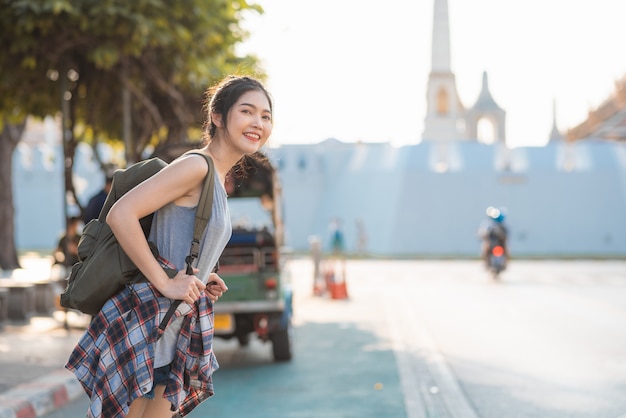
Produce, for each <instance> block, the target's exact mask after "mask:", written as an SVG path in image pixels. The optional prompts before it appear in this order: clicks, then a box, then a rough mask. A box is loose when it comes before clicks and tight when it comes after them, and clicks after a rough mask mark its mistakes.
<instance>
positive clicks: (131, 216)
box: [106, 155, 208, 303]
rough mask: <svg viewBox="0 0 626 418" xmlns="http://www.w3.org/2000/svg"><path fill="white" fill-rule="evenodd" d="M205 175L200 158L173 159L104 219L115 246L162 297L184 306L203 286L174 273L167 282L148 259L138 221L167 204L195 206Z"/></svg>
mask: <svg viewBox="0 0 626 418" xmlns="http://www.w3.org/2000/svg"><path fill="white" fill-rule="evenodd" d="M207 171H208V168H207V164H206V162H205V161H204V158H202V157H201V156H193V155H190V156H184V157H182V158H180V159H177V160H175V161H174V162H172V163H171V164H170V165H168V166H167V167H165V168H164V169H163V170H161V171H160V172H158V173H157V174H155V175H154V176H152V177H151V178H149V179H148V180H146V181H145V182H143V183H141V184H140V185H138V186H136V187H135V188H133V189H132V190H130V191H129V192H128V193H126V194H125V195H124V196H122V197H121V198H120V199H119V200H118V201H117V202H115V204H114V205H113V207H112V208H111V210H110V211H109V214H108V215H107V219H106V221H107V224H109V226H110V227H111V230H112V231H113V233H114V234H115V237H116V238H117V240H118V242H119V244H120V245H121V246H122V248H123V249H124V251H125V252H126V254H127V255H128V256H129V257H130V259H131V260H132V261H133V262H134V263H135V265H136V266H137V267H138V268H139V270H141V272H142V273H143V274H144V275H145V276H146V278H147V279H148V280H149V281H150V282H151V283H152V284H153V285H154V286H155V287H156V288H157V289H158V290H159V291H160V292H161V293H162V294H163V295H164V296H166V297H169V298H171V299H181V300H183V301H185V302H187V303H193V302H195V301H196V300H197V299H198V297H199V296H200V292H202V291H203V290H204V288H205V285H204V284H203V283H202V281H201V280H200V279H198V278H197V277H196V276H195V275H187V274H185V272H184V270H183V271H180V272H178V274H177V275H176V277H175V278H174V280H171V279H169V277H168V276H167V274H165V272H164V271H163V269H162V268H161V266H160V265H159V263H158V262H157V261H156V259H155V258H154V256H153V255H152V252H151V251H150V248H149V246H148V241H147V240H146V237H145V235H144V233H143V231H142V229H141V225H140V224H139V219H141V218H143V217H145V216H147V215H149V214H151V213H153V212H155V211H156V210H157V209H159V208H161V207H163V206H165V205H166V204H168V203H171V202H174V203H176V204H178V205H181V206H195V205H197V203H198V200H199V198H200V193H201V191H202V185H203V181H204V178H205V177H206V173H207ZM181 245H188V243H181ZM196 272H197V270H196ZM194 273H195V272H194Z"/></svg>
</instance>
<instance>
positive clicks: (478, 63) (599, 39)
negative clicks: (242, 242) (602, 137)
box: [240, 0, 626, 147]
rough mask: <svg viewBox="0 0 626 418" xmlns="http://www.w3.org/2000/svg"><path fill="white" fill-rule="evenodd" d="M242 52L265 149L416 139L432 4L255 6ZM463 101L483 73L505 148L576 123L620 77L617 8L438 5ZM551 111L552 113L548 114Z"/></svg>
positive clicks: (280, 2) (562, 3) (621, 35)
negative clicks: (263, 123)
mask: <svg viewBox="0 0 626 418" xmlns="http://www.w3.org/2000/svg"><path fill="white" fill-rule="evenodd" d="M254 3H256V4H259V5H261V6H262V7H263V9H264V10H265V13H264V14H263V15H261V16H258V15H246V16H245V20H244V22H243V25H242V26H243V27H244V28H245V29H246V30H248V31H249V32H250V37H249V39H248V40H247V41H246V42H245V44H244V45H242V46H241V49H240V51H241V52H245V53H253V54H255V55H256V56H257V57H259V58H260V59H261V63H262V66H263V68H264V69H265V71H266V72H267V74H268V80H267V82H266V85H267V87H268V89H269V90H270V92H271V94H272V96H273V98H274V131H273V133H272V137H271V138H270V146H279V145H281V144H304V143H318V142H321V141H324V140H326V139H328V138H336V139H338V140H340V141H344V142H357V141H362V142H390V143H391V144H393V145H395V146H403V145H412V144H417V143H419V142H420V141H421V137H422V132H423V128H424V117H425V115H426V87H427V82H428V75H429V72H430V68H431V62H430V56H431V42H432V20H433V4H434V0H385V1H384V2H380V1H375V0H315V1H304V0H256V1H254ZM448 14H449V20H450V43H451V46H450V47H451V65H452V71H453V73H454V74H455V77H456V87H457V91H458V93H459V97H460V99H461V102H462V103H463V105H464V106H465V107H466V108H468V107H471V106H472V105H473V104H474V102H475V101H476V99H477V98H478V94H479V92H480V89H481V83H482V73H483V71H486V72H487V74H488V77H489V89H490V91H491V94H492V96H493V98H494V99H495V101H496V102H497V103H498V104H499V105H500V107H502V108H504V109H505V110H506V125H507V126H506V136H507V143H508V144H509V146H511V147H517V146H541V145H544V144H545V143H546V142H547V140H548V137H549V134H550V131H551V128H552V123H553V114H555V117H556V124H557V127H558V128H559V130H560V131H561V132H565V131H566V130H567V129H569V128H572V127H574V126H576V125H577V124H579V123H581V122H582V121H584V120H585V118H586V117H587V114H588V111H589V110H590V109H593V108H596V107H597V106H599V105H600V104H601V103H602V101H604V100H605V99H606V98H608V97H609V95H610V94H611V93H612V92H613V91H614V86H615V82H616V81H617V80H619V79H621V78H622V77H624V76H625V75H626V54H625V53H624V48H625V44H624V40H625V39H626V24H624V16H626V2H624V1H620V0H576V1H571V0H525V1H515V2H514V1H502V0H448ZM553 105H555V107H556V112H555V113H554V112H553Z"/></svg>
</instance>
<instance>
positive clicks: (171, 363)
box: [66, 76, 272, 418]
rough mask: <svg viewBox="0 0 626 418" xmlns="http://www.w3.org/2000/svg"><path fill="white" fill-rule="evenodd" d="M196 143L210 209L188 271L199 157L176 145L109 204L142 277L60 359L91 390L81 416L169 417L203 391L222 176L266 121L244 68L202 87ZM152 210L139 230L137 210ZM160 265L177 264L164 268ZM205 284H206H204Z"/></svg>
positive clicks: (266, 127)
mask: <svg viewBox="0 0 626 418" xmlns="http://www.w3.org/2000/svg"><path fill="white" fill-rule="evenodd" d="M207 99H208V100H209V102H208V106H207V110H208V114H207V117H208V121H207V124H206V129H205V139H206V140H205V143H204V145H203V147H202V148H201V149H200V150H199V151H200V152H201V153H203V154H205V155H207V156H209V157H210V158H212V160H213V161H214V163H215V180H216V181H215V185H216V187H215V192H214V200H213V211H212V215H211V218H210V220H209V224H208V227H207V229H206V231H205V233H204V235H203V238H202V240H201V245H200V256H199V258H198V260H199V261H198V262H197V263H196V265H195V266H194V267H196V268H194V273H193V274H191V275H188V274H186V272H185V269H184V266H185V258H186V256H187V254H188V251H189V242H190V241H191V238H192V236H193V229H194V218H195V207H196V205H197V204H198V200H199V198H200V193H201V190H202V185H203V181H204V178H205V176H206V173H207V164H206V162H205V160H204V158H203V157H201V156H198V155H192V154H184V155H182V156H181V157H179V158H177V159H176V160H174V161H173V162H172V163H171V164H170V165H168V166H167V167H165V168H164V169H163V170H161V171H160V172H159V173H157V174H155V175H154V176H153V177H151V178H149V179H148V180H146V181H145V182H143V183H141V184H140V185H138V186H137V187H135V188H134V189H132V190H131V191H129V192H128V193H127V194H125V195H124V196H123V197H122V198H120V199H119V200H118V201H117V202H116V203H115V205H114V206H113V207H112V208H111V211H110V212H109V214H108V216H107V219H106V220H107V223H108V224H109V225H110V226H111V229H112V230H113V232H114V233H115V236H116V237H117V239H118V241H119V243H120V245H121V246H122V248H123V249H124V251H126V253H127V254H128V256H129V257H130V258H131V259H132V260H133V262H134V263H135V265H136V266H137V267H138V268H139V269H140V270H141V272H142V273H143V275H144V276H145V277H146V279H147V280H146V281H144V282H140V283H137V284H133V285H129V286H127V287H126V288H125V289H123V290H122V291H121V292H120V293H119V294H118V295H116V296H114V297H112V298H111V299H110V300H109V301H107V302H106V303H105V305H104V306H103V308H102V310H101V312H100V313H99V314H98V315H97V316H96V317H94V319H93V320H92V322H91V324H90V326H89V329H88V330H87V332H86V333H85V334H84V336H83V337H82V339H81V340H80V341H79V343H78V345H77V346H76V348H75V349H74V351H73V353H72V354H71V356H70V359H69V361H68V363H67V365H66V367H67V368H68V369H70V370H71V371H73V372H74V374H75V375H76V376H77V378H78V379H79V380H80V382H81V384H82V385H83V388H84V389H85V391H86V392H87V394H88V395H89V396H90V398H91V405H90V408H89V411H88V416H89V417H92V416H94V417H95V416H97V417H101V416H102V417H106V418H116V417H130V418H137V417H143V418H161V417H168V418H171V417H172V415H175V414H176V413H178V414H180V415H183V416H184V415H186V414H188V413H190V412H191V411H192V410H193V409H194V408H195V407H196V406H198V405H199V404H200V402H202V401H203V400H204V399H207V398H209V397H210V396H212V395H213V382H212V374H213V372H214V371H215V370H217V368H218V364H217V359H216V358H215V354H214V353H213V348H212V343H211V341H212V339H213V332H214V329H213V305H214V304H215V303H216V302H217V300H218V298H219V297H220V296H221V295H222V294H223V292H225V291H226V290H227V289H228V288H227V287H226V284H225V283H224V281H223V280H222V279H221V278H220V277H219V276H218V275H217V274H216V273H213V272H212V271H213V268H214V266H215V265H216V263H217V260H218V258H219V256H220V254H221V253H222V251H223V249H224V247H225V246H226V244H227V242H228V240H229V238H230V236H231V231H232V226H231V222H230V215H229V212H228V204H227V201H226V198H227V195H226V191H225V188H224V181H225V179H226V176H227V174H228V173H229V171H231V169H232V168H233V167H234V166H235V165H237V164H238V162H240V161H241V160H242V159H243V158H244V157H245V156H247V155H251V154H253V153H255V152H257V151H258V150H259V149H260V148H261V147H262V146H263V145H264V144H265V142H266V141H267V139H268V137H269V135H270V133H271V131H272V102H271V99H270V96H269V94H268V93H267V91H266V90H265V88H264V87H263V85H262V84H261V83H260V82H259V81H257V80H255V79H252V78H249V77H235V76H231V77H227V78H225V79H224V80H223V81H222V82H221V83H220V84H218V85H217V86H215V87H213V88H211V89H210V90H209V91H208V92H207ZM152 212H156V213H155V215H154V220H153V222H152V229H151V232H150V236H149V240H150V241H151V242H154V243H156V245H157V247H158V250H159V254H160V256H159V259H158V261H157V259H155V257H154V256H153V254H152V252H151V251H150V248H149V245H148V240H146V238H145V236H144V234H143V232H142V230H141V226H140V224H139V219H140V218H142V217H144V216H146V215H147V214H150V213H152ZM163 266H172V267H174V268H176V269H177V270H178V274H177V275H176V277H174V278H173V279H170V278H168V276H167V275H166V273H165V272H164V270H163V269H162V267H163ZM207 284H208V285H207ZM177 299H178V300H182V301H183V302H184V303H182V304H181V305H180V307H179V310H178V312H177V314H176V315H175V316H174V317H173V319H172V320H171V321H170V323H169V324H168V326H167V328H166V329H165V332H164V333H163V335H162V336H161V337H160V338H158V339H157V338H155V337H154V336H155V335H157V333H156V332H155V331H156V329H155V328H156V326H157V325H158V324H159V322H160V321H161V319H162V318H163V316H164V315H165V313H166V312H167V311H168V309H169V307H170V305H171V302H172V300H177Z"/></svg>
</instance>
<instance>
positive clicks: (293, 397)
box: [47, 259, 626, 418]
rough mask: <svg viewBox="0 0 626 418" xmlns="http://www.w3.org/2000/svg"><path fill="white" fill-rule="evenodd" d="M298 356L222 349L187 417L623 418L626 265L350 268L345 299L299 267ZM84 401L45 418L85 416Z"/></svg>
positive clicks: (411, 263) (224, 345) (372, 264)
mask: <svg viewBox="0 0 626 418" xmlns="http://www.w3.org/2000/svg"><path fill="white" fill-rule="evenodd" d="M289 266H290V268H289V271H290V272H291V275H292V281H293V285H294V288H295V290H296V299H295V318H294V319H295V325H296V333H295V334H296V335H295V349H294V351H295V354H294V358H293V360H292V361H291V362H288V363H280V364H275V363H272V361H271V353H270V351H271V350H270V347H269V345H264V344H261V343H259V342H257V341H253V342H252V343H251V344H250V346H249V347H247V348H239V347H238V346H237V344H236V343H235V342H234V341H220V340H218V341H216V344H215V350H216V353H217V356H218V359H219V361H220V365H221V368H220V370H219V371H218V372H217V373H216V374H215V385H216V390H217V393H216V396H215V397H214V398H212V399H210V400H208V401H206V402H205V403H203V404H202V405H201V406H200V407H199V408H198V409H196V410H195V411H194V412H193V413H192V414H191V415H190V417H198V418H199V417H208V416H210V417H216V418H221V417H229V418H240V417H241V418H243V417H246V418H248V417H250V418H270V417H271V418H283V417H284V418H287V417H331V418H332V417H372V418H374V417H385V418H387V417H390V418H422V417H444V418H445V417H455V418H457V417H458V418H466V417H467V418H474V417H481V418H503V417H506V418H508V417H512V418H526V417H529V418H530V417H532V418H536V417H541V418H561V417H563V418H565V417H567V418H605V417H606V418H624V417H626V331H624V330H626V262H624V261H521V260H519V261H516V260H513V262H512V263H511V266H510V268H509V270H507V271H506V272H505V273H504V274H503V275H502V280H501V281H500V282H498V283H495V282H493V281H491V280H490V279H489V277H488V275H487V273H486V272H485V271H484V270H483V269H482V267H481V266H480V264H479V263H478V262H477V261H447V260H440V261H421V260H419V261H415V260H406V261H383V260H351V261H348V262H347V265H346V277H347V283H348V294H349V299H348V300H331V299H328V298H320V297H315V296H312V273H311V271H312V265H311V262H310V261H309V260H307V259H298V260H294V261H292V262H290V264H289ZM86 405H87V402H86V400H79V401H77V402H75V403H73V404H71V405H69V406H68V407H66V408H64V409H63V410H60V411H57V412H55V413H53V414H50V415H48V416H47V417H48V418H61V417H63V418H71V417H82V416H84V410H85V408H86Z"/></svg>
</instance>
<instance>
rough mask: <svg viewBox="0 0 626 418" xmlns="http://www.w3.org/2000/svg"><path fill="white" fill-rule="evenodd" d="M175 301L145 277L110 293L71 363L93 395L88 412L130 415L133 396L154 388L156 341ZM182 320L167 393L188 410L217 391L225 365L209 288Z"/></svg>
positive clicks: (182, 409)
mask: <svg viewBox="0 0 626 418" xmlns="http://www.w3.org/2000/svg"><path fill="white" fill-rule="evenodd" d="M171 303H172V300H171V299H169V298H166V297H163V296H162V295H161V294H160V293H159V291H158V290H156V288H154V286H152V285H151V284H150V283H149V282H142V283H137V284H133V285H129V286H127V287H126V288H125V289H124V290H122V291H121V292H120V293H118V294H117V295H115V296H114V297H112V298H111V299H109V300H108V301H107V302H106V303H105V305H104V306H103V307H102V310H101V311H100V313H99V314H98V315H97V316H96V317H94V318H93V320H92V321H91V324H90V325H89V328H88V329H87V331H86V332H85V334H84V335H83V337H82V338H81V339H80V341H79V342H78V344H77V345H76V347H75V348H74V350H73V352H72V354H71V355H70V358H69V360H68V362H67V364H66V365H65V367H66V368H67V369H69V370H70V371H72V372H73V373H74V374H75V375H76V377H77V378H78V380H79V381H80V383H81V384H82V386H83V389H84V390H85V392H86V393H87V395H88V396H89V397H90V399H91V405H90V408H89V411H88V414H87V416H88V417H106V418H115V417H123V416H126V415H127V414H128V409H129V406H130V404H131V402H132V401H133V400H135V399H136V398H139V397H141V396H143V395H144V394H145V393H147V392H149V391H150V390H151V389H152V382H153V378H154V376H153V372H154V343H155V342H156V340H157V339H158V338H159V337H160V335H161V334H162V331H160V330H159V328H158V326H159V324H160V322H161V320H162V318H163V317H164V316H165V314H166V313H167V311H168V309H169V307H170V305H171ZM174 317H180V313H179V312H177V313H176V314H175V316H174ZM174 317H172V320H173V318H174ZM182 321H183V323H182V328H181V331H180V334H179V335H178V339H177V342H176V354H175V357H174V360H173V361H172V363H171V371H170V375H169V379H170V380H169V382H168V384H167V386H166V388H165V393H164V397H166V398H167V399H168V400H169V401H170V403H171V404H172V411H175V412H177V413H178V414H180V415H181V416H185V415H187V414H188V413H189V412H191V411H192V410H193V409H194V408H195V407H197V406H198V405H199V404H200V403H201V402H202V401H203V400H205V399H208V398H209V397H211V396H213V383H212V378H211V376H212V374H213V372H214V371H215V370H217V369H218V367H219V365H218V363H217V359H216V358H215V355H214V353H213V348H212V342H213V331H214V329H213V305H212V303H211V301H210V299H209V298H208V296H207V295H206V293H204V292H202V295H201V296H200V299H199V300H198V301H197V302H196V303H195V304H194V305H193V307H192V310H191V311H190V312H189V313H188V314H186V315H185V316H184V318H183V320H182Z"/></svg>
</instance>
